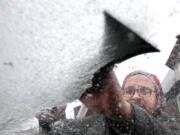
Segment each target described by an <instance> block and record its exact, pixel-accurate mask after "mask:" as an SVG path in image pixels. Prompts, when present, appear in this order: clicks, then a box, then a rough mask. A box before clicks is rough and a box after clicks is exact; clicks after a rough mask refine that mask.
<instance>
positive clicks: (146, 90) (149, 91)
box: [140, 88, 151, 95]
mask: <svg viewBox="0 0 180 135" xmlns="http://www.w3.org/2000/svg"><path fill="white" fill-rule="evenodd" d="M140 93H141V94H143V95H147V94H150V93H151V89H147V88H145V89H144V88H143V89H140Z"/></svg>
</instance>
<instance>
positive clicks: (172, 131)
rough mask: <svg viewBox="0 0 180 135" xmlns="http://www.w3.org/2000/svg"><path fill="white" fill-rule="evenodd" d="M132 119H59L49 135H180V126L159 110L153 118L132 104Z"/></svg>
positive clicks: (103, 117) (90, 117) (99, 116)
mask: <svg viewBox="0 0 180 135" xmlns="http://www.w3.org/2000/svg"><path fill="white" fill-rule="evenodd" d="M132 108H133V109H132V110H133V112H132V114H133V116H132V119H130V120H124V119H123V118H119V119H117V120H111V119H108V118H106V117H105V116H103V115H99V114H97V115H92V116H89V117H86V118H84V119H81V120H66V119H63V120H62V119H59V120H58V121H56V122H54V123H52V124H51V125H50V126H49V130H48V133H47V134H48V135H180V125H179V124H178V123H177V122H176V121H175V120H174V119H172V118H170V117H168V115H167V114H166V113H165V112H163V111H161V110H159V111H157V112H156V113H155V114H154V115H153V116H152V115H150V114H149V113H147V112H146V111H145V110H144V109H142V108H141V107H139V106H138V105H135V104H132Z"/></svg>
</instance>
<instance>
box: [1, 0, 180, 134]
mask: <svg viewBox="0 0 180 135" xmlns="http://www.w3.org/2000/svg"><path fill="white" fill-rule="evenodd" d="M161 2H162V3H166V4H163V6H164V8H163V11H166V12H162V13H160V12H159V8H158V7H157V5H158V4H157V3H161ZM149 3H151V4H150V5H149ZM134 5H136V6H134ZM155 5H156V7H155ZM178 7H179V3H178V2H176V1H175V0H174V1H172V2H171V1H167V2H164V1H161V0H160V1H158V2H156V1H154V2H152V1H149V2H148V1H147V3H146V2H144V1H143V0H139V1H136V2H135V1H134V2H132V1H131V0H128V1H126V2H124V1H123V0H120V1H119V0H115V1H111V2H110V1H108V0H105V1H101V0H98V1H91V0H87V1H83V0H80V1H78V2H77V1H74V0H69V1H63V2H62V1H58V0H51V1H48V0H45V1H41V0H36V1H35V0H34V1H30V0H28V1H27V0H20V1H18V2H17V1H6V0H1V1H0V41H1V42H0V64H1V65H0V101H1V102H0V107H1V113H0V114H1V115H0V134H2V135H3V134H4V135H6V134H7V135H9V134H13V133H16V134H28V133H25V131H26V130H29V129H31V128H36V127H37V125H38V122H37V120H35V119H34V115H35V114H36V113H37V112H39V110H41V109H44V108H48V107H49V108H51V107H53V106H57V105H60V104H63V105H64V104H66V103H67V102H71V101H73V100H75V99H77V98H79V97H80V95H81V94H82V93H83V92H84V91H85V89H86V88H88V87H90V86H91V84H92V82H91V79H92V77H93V74H94V73H95V71H97V70H98V69H99V68H100V67H102V66H104V65H106V64H107V63H108V62H110V61H111V60H112V59H113V58H109V57H108V55H106V54H104V53H102V44H103V41H104V37H103V36H104V35H103V34H104V25H105V24H104V14H103V11H104V10H106V11H108V12H109V13H110V14H112V15H113V16H114V17H115V18H117V20H120V21H122V22H123V23H124V24H126V25H127V26H129V27H130V28H131V29H133V31H135V32H137V33H139V34H140V35H141V36H142V37H143V38H145V39H146V40H148V42H149V43H153V44H155V45H156V46H158V47H159V49H160V50H161V49H164V48H163V47H162V46H166V45H168V43H171V42H166V41H164V38H165V37H168V36H171V38H173V37H174V36H175V35H174V33H176V32H177V31H175V32H174V31H171V32H170V33H165V32H164V31H163V30H164V27H166V26H167V22H168V24H169V22H170V23H172V24H173V23H174V20H176V16H178V13H179V9H180V8H178ZM167 9H168V10H167ZM127 11H128V12H127ZM139 11H140V12H141V13H142V14H139ZM168 18H171V19H170V20H168ZM176 23H177V22H176ZM176 23H175V24H176ZM161 24H163V25H161ZM177 24H178V23H177ZM159 26H161V27H160V28H159ZM173 26H177V25H173ZM172 29H173V30H174V29H175V28H172ZM176 29H177V28H176ZM168 31H169V30H168ZM162 38H163V40H162ZM168 41H172V40H171V39H170V40H168ZM168 48H171V47H169V46H168ZM110 49H111V48H110ZM164 50H165V51H164V52H166V49H164ZM168 53H169V52H168ZM102 58H104V59H103V60H102ZM19 130H20V131H22V132H21V133H20V132H19ZM24 130H25V131H24ZM32 132H33V133H32ZM32 132H31V133H29V134H34V133H36V132H38V129H37V128H36V130H33V131H32Z"/></svg>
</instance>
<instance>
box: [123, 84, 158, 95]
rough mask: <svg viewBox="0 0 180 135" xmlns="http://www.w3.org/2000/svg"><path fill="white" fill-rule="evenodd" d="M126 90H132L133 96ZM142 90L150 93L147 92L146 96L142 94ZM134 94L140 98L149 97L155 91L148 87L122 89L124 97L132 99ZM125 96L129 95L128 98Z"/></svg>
mask: <svg viewBox="0 0 180 135" xmlns="http://www.w3.org/2000/svg"><path fill="white" fill-rule="evenodd" d="M128 88H129V89H130V88H131V90H133V94H132V95H131V94H129V93H127V92H126V91H127V89H128ZM143 89H144V90H147V89H148V90H150V92H149V93H148V94H142V91H143ZM136 92H137V93H138V95H139V96H140V97H150V96H151V95H152V93H153V92H154V93H156V91H155V90H153V89H151V88H148V87H140V88H138V89H136V88H134V87H132V86H130V87H127V88H125V89H123V95H124V96H125V97H133V96H134V95H135V93H136ZM126 95H129V96H126Z"/></svg>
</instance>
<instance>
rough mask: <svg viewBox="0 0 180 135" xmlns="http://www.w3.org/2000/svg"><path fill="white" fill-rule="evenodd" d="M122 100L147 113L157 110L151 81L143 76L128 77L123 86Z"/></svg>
mask: <svg viewBox="0 0 180 135" xmlns="http://www.w3.org/2000/svg"><path fill="white" fill-rule="evenodd" d="M123 91H124V94H123V96H124V99H125V100H126V101H130V102H134V103H136V104H138V105H139V106H141V107H143V108H145V109H146V110H147V111H148V112H149V113H152V112H154V110H155V109H156V108H157V106H158V104H157V97H156V91H155V88H154V85H153V83H152V81H151V80H150V79H149V78H148V77H146V76H144V75H135V76H132V77H129V78H128V79H127V81H126V84H125V86H124V90H123Z"/></svg>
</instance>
